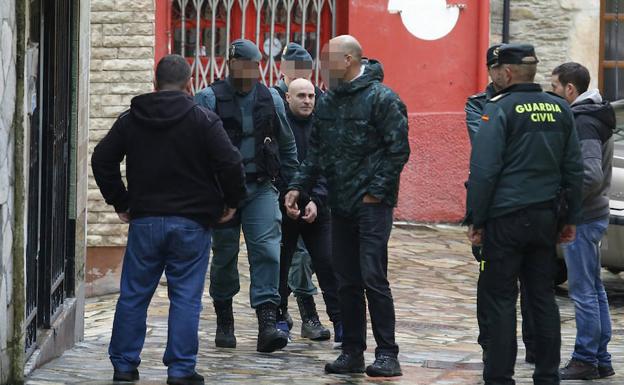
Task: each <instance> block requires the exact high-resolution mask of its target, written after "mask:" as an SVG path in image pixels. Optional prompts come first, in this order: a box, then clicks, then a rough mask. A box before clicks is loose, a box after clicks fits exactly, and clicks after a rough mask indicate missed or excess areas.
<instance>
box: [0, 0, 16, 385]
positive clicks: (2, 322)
mask: <svg viewBox="0 0 624 385" xmlns="http://www.w3.org/2000/svg"><path fill="white" fill-rule="evenodd" d="M0 9H1V10H2V12H1V13H0V383H5V382H6V381H7V379H8V376H9V370H10V366H9V365H10V361H9V358H10V352H9V347H8V344H7V341H8V340H9V339H11V338H12V335H11V333H12V331H13V324H12V314H13V303H12V301H11V298H12V288H13V287H12V286H13V279H12V278H13V253H12V246H13V228H12V226H13V212H14V211H13V183H14V163H13V161H14V158H13V153H14V141H13V124H14V119H15V105H16V104H15V102H16V71H15V64H16V60H17V57H16V52H17V47H16V38H17V30H16V13H15V0H0Z"/></svg>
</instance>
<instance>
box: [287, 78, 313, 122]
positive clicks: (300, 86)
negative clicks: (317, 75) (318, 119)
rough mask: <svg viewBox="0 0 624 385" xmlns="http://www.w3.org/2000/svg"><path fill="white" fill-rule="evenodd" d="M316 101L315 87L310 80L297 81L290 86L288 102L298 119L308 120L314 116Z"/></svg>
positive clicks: (300, 79) (301, 79)
mask: <svg viewBox="0 0 624 385" xmlns="http://www.w3.org/2000/svg"><path fill="white" fill-rule="evenodd" d="M315 100H316V95H315V92H314V85H313V84H312V82H310V81H309V80H308V79H303V78H299V79H295V80H293V81H291V82H290V84H289V85H288V92H287V93H286V102H287V103H288V108H289V109H290V112H292V113H293V115H295V116H296V117H298V118H307V117H309V116H310V115H312V112H313V111H314V101H315Z"/></svg>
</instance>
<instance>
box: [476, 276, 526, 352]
mask: <svg viewBox="0 0 624 385" xmlns="http://www.w3.org/2000/svg"><path fill="white" fill-rule="evenodd" d="M527 296H528V294H527V286H526V284H525V283H524V279H523V277H522V275H521V276H520V311H521V312H522V341H523V342H524V348H525V350H526V352H527V356H529V355H532V354H533V352H534V347H535V344H534V342H533V340H534V337H533V331H534V330H535V326H534V321H533V317H531V307H530V306H529V304H528V300H527ZM481 301H483V288H482V286H481V276H479V282H478V283H477V322H478V324H479V338H478V340H477V341H478V342H479V345H481V347H482V348H483V350H484V351H485V350H487V345H488V341H489V338H490V336H489V333H488V325H487V314H486V312H485V309H484V307H479V306H478V304H479V302H481Z"/></svg>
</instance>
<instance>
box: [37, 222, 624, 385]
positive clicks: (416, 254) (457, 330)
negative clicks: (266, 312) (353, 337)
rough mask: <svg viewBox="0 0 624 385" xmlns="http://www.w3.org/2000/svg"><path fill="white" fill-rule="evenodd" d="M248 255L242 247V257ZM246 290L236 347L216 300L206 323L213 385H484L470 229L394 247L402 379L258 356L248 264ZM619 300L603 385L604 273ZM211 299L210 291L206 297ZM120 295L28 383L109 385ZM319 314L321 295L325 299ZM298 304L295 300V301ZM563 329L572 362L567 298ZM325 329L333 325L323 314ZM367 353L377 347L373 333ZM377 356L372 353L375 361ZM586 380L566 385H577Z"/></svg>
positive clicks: (623, 358) (157, 356)
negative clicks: (221, 333)
mask: <svg viewBox="0 0 624 385" xmlns="http://www.w3.org/2000/svg"><path fill="white" fill-rule="evenodd" d="M242 250H244V248H243V249H242ZM240 265H241V266H240V268H239V271H240V272H241V273H242V274H244V277H243V278H242V280H243V282H242V285H241V286H242V287H243V291H242V292H241V293H240V294H239V295H238V296H237V297H236V298H235V313H236V314H235V319H236V335H237V338H238V348H237V349H235V350H229V349H217V348H215V346H214V329H215V315H214V311H213V308H212V304H211V301H210V298H209V297H208V294H207V293H206V294H205V298H204V312H203V314H202V318H201V325H200V339H201V341H200V352H199V359H198V366H197V370H198V371H199V372H200V373H201V374H203V375H204V376H205V377H206V383H207V384H215V383H219V384H222V385H226V384H242V385H245V384H249V385H251V384H254V385H264V384H289V385H292V384H306V385H307V384H310V385H315V384H323V385H338V384H382V385H390V384H397V385H398V384H410V385H414V384H418V385H425V384H440V385H451V384H480V383H482V381H481V363H480V359H481V351H480V347H479V346H478V345H477V344H476V342H475V341H476V338H477V324H476V319H475V308H476V306H475V286H476V279H477V269H478V267H477V264H476V262H475V261H474V259H473V257H472V256H471V254H470V252H469V247H468V244H467V242H466V239H465V235H464V229H461V228H455V227H444V226H441V227H425V226H411V227H405V228H403V227H398V228H395V230H394V231H393V235H392V240H391V243H390V273H389V275H390V281H391V283H392V290H393V294H394V297H395V305H396V313H397V339H398V343H399V345H400V348H401V353H400V360H401V364H402V367H403V372H404V376H403V377H401V378H397V379H371V378H367V377H366V376H364V375H359V376H339V375H326V374H324V373H323V365H324V363H325V362H326V361H330V360H332V359H334V358H335V357H336V355H337V351H336V350H332V349H331V343H330V342H320V343H319V342H311V341H308V340H304V339H301V338H299V336H298V333H295V335H294V341H293V342H292V343H290V344H289V345H288V347H287V348H286V349H285V350H283V351H280V352H277V353H273V354H261V353H257V352H256V351H255V343H256V333H257V329H256V327H257V326H256V318H255V314H254V313H253V312H252V310H251V309H250V308H249V306H248V303H249V302H248V301H249V300H248V291H247V290H248V280H249V274H248V266H247V262H246V258H241V259H240ZM604 279H605V284H606V287H607V291H608V293H609V297H610V301H611V311H612V317H613V334H614V338H613V341H612V342H611V345H610V350H611V353H612V354H613V362H614V367H615V370H616V372H617V375H616V376H614V377H611V378H610V379H605V380H600V381H596V383H598V384H602V385H615V384H622V383H624V342H623V341H622V337H621V336H622V334H624V279H622V278H621V277H619V276H617V275H613V274H611V273H608V272H604ZM206 291H207V290H206ZM115 300H116V297H115V296H107V297H101V298H97V299H92V300H89V301H88V304H87V307H86V314H85V316H86V317H85V319H86V320H85V322H86V325H85V338H84V341H83V342H81V343H79V344H78V345H77V346H76V347H75V348H74V349H72V350H70V351H68V352H66V353H65V354H64V355H63V356H62V357H61V358H59V359H57V360H55V361H53V362H51V363H49V364H47V365H45V366H44V367H43V368H41V369H38V370H36V371H35V372H34V373H33V374H32V375H31V376H30V377H29V378H28V380H27V384H28V385H52V384H91V385H96V384H98V385H104V384H111V383H112V382H111V381H110V378H111V377H112V368H111V366H110V362H109V361H108V356H107V353H106V351H107V345H108V342H109V338H110V332H111V325H112V318H113V312H114V305H115ZM316 300H317V305H318V307H319V309H322V308H324V307H323V306H322V303H321V301H322V298H321V296H317V298H316ZM292 302H293V303H294V301H292ZM558 302H559V305H560V307H561V318H562V322H563V326H562V329H563V351H562V359H563V360H567V359H568V358H569V356H570V351H571V349H572V347H573V345H574V336H575V324H574V312H573V306H572V304H571V302H570V300H569V299H568V298H567V296H566V295H565V292H563V294H562V295H559V296H558ZM295 308H296V306H294V308H293V306H291V310H292V311H291V313H292V315H293V317H294V318H295V328H294V329H293V331H295V332H298V330H299V325H300V322H299V318H298V315H297V311H296V309H295ZM167 311H168V305H167V290H166V287H164V286H160V287H159V288H158V291H157V292H156V295H155V297H154V299H153V301H152V305H151V307H150V310H149V318H148V332H147V333H148V335H147V339H146V343H145V349H144V351H143V356H142V359H143V362H142V364H141V366H140V368H139V369H140V371H141V378H142V380H141V382H140V384H142V385H156V384H164V382H165V379H166V369H165V367H164V366H163V365H162V363H161V359H162V354H163V349H164V345H165V339H166V335H167V326H166V325H167ZM322 317H323V318H322V320H323V322H324V323H325V325H327V326H330V323H329V321H328V320H327V317H326V316H325V315H322ZM368 336H369V340H370V341H369V346H370V347H374V346H375V344H374V340H373V339H372V333H371V332H370V331H369V333H368ZM519 346H520V349H519V352H518V362H517V365H516V379H517V381H518V384H531V383H532V381H531V374H532V366H530V365H528V364H526V363H525V362H524V360H523V358H524V350H523V349H524V348H523V346H522V342H521V341H520V342H519ZM372 350H373V349H369V352H367V353H366V361H367V363H371V362H372V360H373V354H372ZM583 383H585V382H582V381H579V382H571V381H570V382H565V384H570V385H578V384H583Z"/></svg>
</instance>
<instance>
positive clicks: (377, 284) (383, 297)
mask: <svg viewBox="0 0 624 385" xmlns="http://www.w3.org/2000/svg"><path fill="white" fill-rule="evenodd" d="M391 229H392V207H390V206H387V205H385V204H383V203H377V204H362V205H361V207H360V208H359V209H358V211H357V213H356V214H355V215H354V216H352V217H348V218H347V217H342V216H338V215H333V216H332V239H333V255H334V258H333V263H334V268H335V270H336V274H337V276H338V296H339V298H340V310H341V313H342V324H343V342H342V350H343V351H355V352H359V351H364V350H366V300H368V311H369V314H370V318H371V323H372V327H373V335H374V336H375V341H376V342H377V349H376V350H375V354H376V355H379V354H389V355H393V356H396V355H398V353H399V347H398V345H397V344H396V342H395V340H394V327H395V315H394V301H393V299H392V293H391V291H390V284H389V283H388V239H389V238H390V230H391ZM365 295H366V300H365V297H364V296H365Z"/></svg>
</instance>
